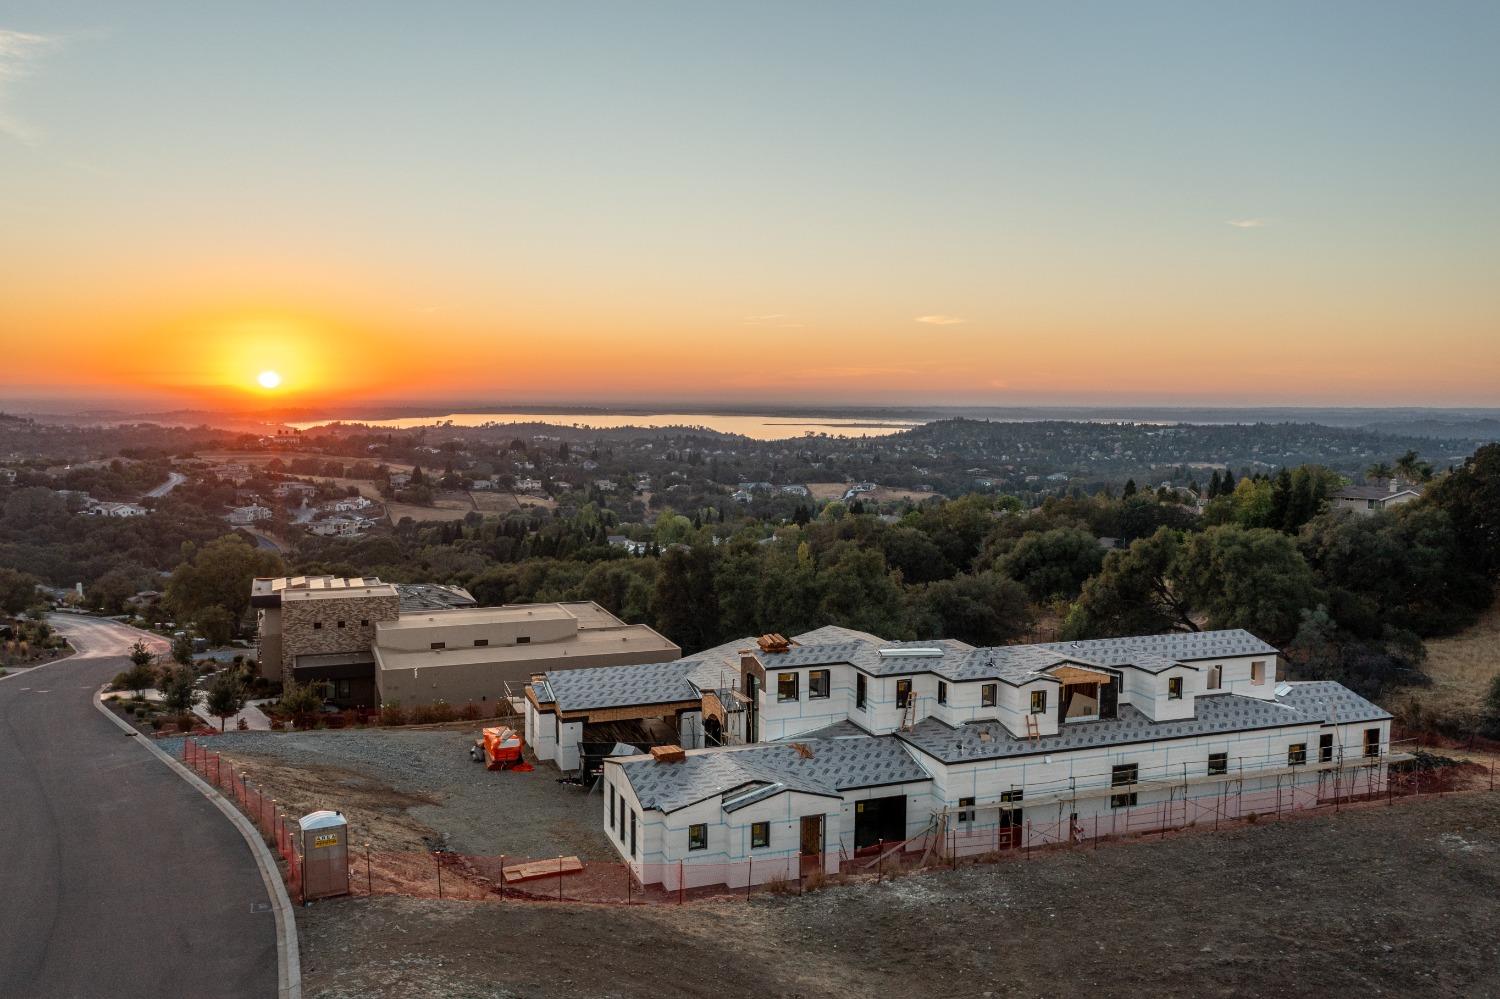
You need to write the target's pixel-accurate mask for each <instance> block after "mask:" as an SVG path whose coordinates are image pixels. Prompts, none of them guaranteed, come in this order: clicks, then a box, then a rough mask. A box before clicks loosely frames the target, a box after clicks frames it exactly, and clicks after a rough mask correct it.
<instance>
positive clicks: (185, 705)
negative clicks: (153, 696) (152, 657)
mask: <svg viewBox="0 0 1500 999" xmlns="http://www.w3.org/2000/svg"><path fill="white" fill-rule="evenodd" d="M197 684H198V674H197V673H195V672H194V671H193V669H192V667H190V666H177V667H175V668H168V669H163V670H162V671H161V673H160V674H159V675H158V676H157V678H156V689H157V690H159V691H161V704H162V707H163V708H165V709H166V710H167V711H169V712H171V713H172V714H176V715H185V714H187V713H188V712H190V711H192V710H193V702H194V701H195V700H197V698H198V686H197Z"/></svg>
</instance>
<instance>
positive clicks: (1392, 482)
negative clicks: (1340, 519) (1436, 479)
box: [1332, 479, 1422, 516]
mask: <svg viewBox="0 0 1500 999" xmlns="http://www.w3.org/2000/svg"><path fill="white" fill-rule="evenodd" d="M1421 498H1422V488H1421V487H1420V486H1415V485H1410V484H1408V483H1405V482H1403V481H1401V480H1400V479H1383V480H1379V479H1378V480H1376V481H1375V482H1373V483H1370V484H1368V485H1363V486H1345V487H1344V488H1342V489H1340V490H1339V491H1338V492H1336V493H1334V494H1333V497H1332V506H1333V509H1335V510H1352V511H1354V512H1355V513H1357V514H1359V515H1361V516H1365V515H1368V514H1372V513H1376V512H1378V511H1380V510H1390V509H1393V508H1395V507H1398V506H1403V505H1404V504H1407V503H1410V502H1411V501H1412V500H1416V499H1421Z"/></svg>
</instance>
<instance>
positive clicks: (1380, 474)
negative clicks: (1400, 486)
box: [1365, 461, 1396, 479]
mask: <svg viewBox="0 0 1500 999" xmlns="http://www.w3.org/2000/svg"><path fill="white" fill-rule="evenodd" d="M1395 474H1396V471H1395V469H1393V468H1391V466H1390V465H1387V464H1386V463H1385V462H1383V461H1377V462H1376V463H1375V464H1373V465H1371V466H1370V467H1369V468H1367V469H1365V478H1367V479H1389V478H1390V477H1391V476H1393V475H1395Z"/></svg>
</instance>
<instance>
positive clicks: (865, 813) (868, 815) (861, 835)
mask: <svg viewBox="0 0 1500 999" xmlns="http://www.w3.org/2000/svg"><path fill="white" fill-rule="evenodd" d="M905 838H906V795H904V794H893V795H889V796H888V797H884V798H866V799H865V800H864V801H856V802H855V803H854V851H855V852H856V853H858V852H860V851H862V850H873V849H876V848H878V847H879V845H880V843H881V842H882V841H883V842H886V843H894V842H898V841H900V840H903V839H905Z"/></svg>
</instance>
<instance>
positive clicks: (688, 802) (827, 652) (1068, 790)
mask: <svg viewBox="0 0 1500 999" xmlns="http://www.w3.org/2000/svg"><path fill="white" fill-rule="evenodd" d="M1276 663H1277V651H1276V649H1274V648H1273V647H1271V646H1270V645H1267V644H1266V643H1264V642H1262V641H1260V640H1259V639H1257V638H1255V637H1254V636H1253V635H1250V634H1249V633H1247V632H1244V631H1217V632H1201V633H1192V634H1172V635H1154V636H1141V637H1135V638H1118V639H1103V640H1097V641H1085V642H1067V643H1052V644H1046V645H1022V646H1005V647H999V648H980V649H976V648H972V647H970V646H967V645H965V644H963V643H961V642H953V641H938V642H919V643H912V642H904V643H903V642H883V641H881V640H880V639H878V638H876V637H875V636H872V635H867V634H863V633H860V632H853V631H849V630H847V629H841V628H823V629H819V630H818V631H815V632H811V633H808V634H806V635H800V636H795V637H793V638H790V639H787V638H783V637H781V636H765V637H763V638H761V639H759V640H747V641H744V642H740V643H731V644H730V645H727V646H721V647H719V648H717V649H713V650H710V651H708V652H705V653H702V654H700V655H697V656H693V657H690V658H689V659H684V660H679V661H677V662H673V663H659V664H652V665H651V666H637V667H628V668H623V669H620V668H617V669H609V670H595V671H588V670H575V671H571V672H570V673H568V674H544V675H542V676H540V677H538V678H537V679H536V680H535V681H534V682H533V683H532V684H531V686H530V687H529V688H528V693H527V698H528V705H527V736H528V741H529V742H531V744H532V745H533V746H535V747H536V748H537V750H538V753H539V755H542V756H543V757H544V758H549V757H548V755H547V754H549V753H550V754H551V756H550V758H554V759H557V760H558V762H559V765H562V766H577V765H579V757H580V756H581V754H580V753H579V751H578V748H577V747H579V746H580V745H582V744H584V743H587V742H588V741H589V732H590V729H591V728H592V727H593V726H597V725H599V724H601V723H603V722H604V721H605V720H606V719H609V720H619V719H624V718H627V717H635V718H647V717H651V718H654V719H656V724H657V725H658V726H659V730H661V729H665V730H666V731H668V732H675V733H676V734H677V736H678V738H679V740H680V742H681V745H682V746H685V747H690V748H686V749H685V750H683V751H681V752H659V753H657V754H654V755H652V754H646V755H636V756H614V755H608V754H605V755H603V756H602V757H601V758H600V760H599V763H600V769H601V771H602V775H603V783H604V795H603V799H604V800H603V802H602V804H601V820H602V822H603V824H604V825H605V827H606V830H607V832H608V835H609V838H610V841H611V842H612V843H613V844H614V846H615V847H616V849H617V850H618V851H619V853H620V854H621V856H622V857H624V858H625V859H626V861H627V862H629V863H630V864H631V865H632V866H633V867H634V868H635V873H636V875H637V877H639V879H640V880H641V881H642V882H643V883H645V884H662V885H663V886H665V887H667V888H671V889H675V888H677V887H678V886H679V884H682V885H684V886H686V887H689V888H691V887H698V886H700V885H712V884H726V883H727V884H731V885H733V884H741V885H743V884H746V883H761V882H764V881H769V880H773V879H779V878H793V877H796V876H798V875H799V874H801V873H806V871H807V869H808V865H809V864H812V865H814V866H815V867H821V868H823V869H825V870H827V871H829V872H832V871H835V870H837V869H838V867H839V865H840V864H841V863H843V862H847V861H849V860H850V859H852V858H854V857H856V856H858V855H860V854H863V853H867V852H872V851H879V850H881V849H883V848H885V847H886V846H887V845H888V844H891V843H897V844H903V843H905V842H908V841H910V842H923V843H926V844H928V847H927V848H929V849H930V848H931V844H932V843H934V842H937V843H941V844H942V849H944V850H947V851H951V852H953V853H954V854H957V855H962V854H965V853H984V852H989V851H991V850H996V849H1006V848H1014V847H1021V846H1028V845H1033V844H1034V843H1038V842H1042V841H1048V842H1056V841H1058V838H1059V837H1066V838H1067V839H1071V840H1077V839H1081V838H1087V837H1089V836H1093V835H1102V834H1105V833H1108V832H1110V831H1117V830H1119V829H1121V828H1128V827H1129V821H1130V818H1131V816H1132V815H1135V816H1139V815H1140V814H1141V813H1143V812H1147V813H1150V814H1152V815H1160V816H1161V817H1163V818H1168V817H1170V816H1186V815H1188V814H1199V813H1201V810H1203V809H1205V808H1206V809H1209V810H1211V811H1212V813H1213V814H1215V815H1217V814H1224V817H1225V818H1233V817H1236V816H1237V815H1243V814H1247V813H1250V812H1269V811H1272V810H1273V809H1274V810H1277V811H1283V810H1287V809H1290V808H1298V807H1307V806H1308V805H1310V804H1316V803H1318V802H1319V801H1325V800H1329V799H1330V798H1332V797H1334V796H1338V795H1343V796H1347V795H1349V794H1351V793H1354V792H1355V791H1356V790H1357V791H1358V792H1359V793H1376V792H1379V791H1381V790H1382V789H1383V788H1384V786H1385V780H1386V766H1387V765H1388V764H1389V763H1390V762H1392V760H1393V758H1392V757H1391V755H1390V715H1389V714H1388V713H1386V712H1385V711H1383V710H1382V709H1380V708H1379V707H1377V706H1376V705H1374V704H1371V703H1370V702H1369V701H1366V700H1364V699H1363V698H1361V697H1359V696H1357V695H1356V694H1354V693H1353V692H1351V691H1350V690H1348V689H1347V688H1345V687H1343V686H1341V685H1340V684H1337V683H1332V682H1325V681H1319V682H1310V683H1279V682H1278V681H1277V679H1276ZM635 673H641V674H642V675H640V676H636V675H634V674H635ZM627 674H630V675H627ZM694 747H696V748H694ZM1191 809H1198V810H1200V811H1199V812H1193V813H1190V810H1191ZM1231 812H1232V813H1233V814H1231ZM1122 822H1123V823H1124V825H1123V826H1122ZM1042 829H1045V830H1047V831H1046V832H1039V830H1042ZM898 848H900V847H899V846H898Z"/></svg>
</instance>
